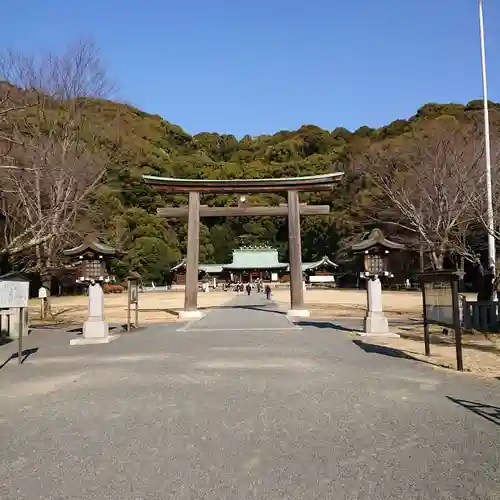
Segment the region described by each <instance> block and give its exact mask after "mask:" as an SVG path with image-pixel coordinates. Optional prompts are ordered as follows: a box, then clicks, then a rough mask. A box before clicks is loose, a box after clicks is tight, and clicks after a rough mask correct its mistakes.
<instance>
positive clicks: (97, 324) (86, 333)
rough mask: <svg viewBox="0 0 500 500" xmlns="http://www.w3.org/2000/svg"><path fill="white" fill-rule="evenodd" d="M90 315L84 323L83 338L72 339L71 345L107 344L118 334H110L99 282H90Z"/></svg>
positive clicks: (102, 292)
mask: <svg viewBox="0 0 500 500" xmlns="http://www.w3.org/2000/svg"><path fill="white" fill-rule="evenodd" d="M88 291H89V308H88V311H89V316H88V318H87V321H85V323H84V324H83V336H82V338H76V339H71V341H70V343H71V345H78V344H105V343H107V342H110V341H111V340H114V339H115V338H116V337H117V336H116V335H109V326H108V322H107V321H106V319H105V317H104V291H103V289H102V286H101V285H100V284H99V283H93V284H92V283H91V284H89V288H88Z"/></svg>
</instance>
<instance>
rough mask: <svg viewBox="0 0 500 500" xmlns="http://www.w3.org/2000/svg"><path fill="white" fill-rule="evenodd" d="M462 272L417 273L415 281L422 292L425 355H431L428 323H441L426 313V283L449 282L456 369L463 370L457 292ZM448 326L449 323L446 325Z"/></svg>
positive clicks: (462, 275)
mask: <svg viewBox="0 0 500 500" xmlns="http://www.w3.org/2000/svg"><path fill="white" fill-rule="evenodd" d="M463 277H464V273H463V272H462V271H447V270H443V271H430V272H425V273H419V274H417V281H418V282H419V283H420V290H421V292H422V306H423V313H424V343H425V355H426V356H430V355H431V349H430V334H429V325H431V324H432V325H440V326H442V325H443V323H442V322H440V321H436V320H434V319H432V318H429V317H428V314H427V301H426V295H427V293H426V287H425V285H426V284H432V283H449V284H450V287H451V302H452V314H453V322H452V323H453V324H452V327H453V330H454V332H455V349H456V357H457V370H458V371H463V370H464V364H463V350H462V328H461V324H460V303H459V301H460V298H459V293H458V283H459V281H460V280H461V279H463ZM446 326H450V325H448V324H447V325H446Z"/></svg>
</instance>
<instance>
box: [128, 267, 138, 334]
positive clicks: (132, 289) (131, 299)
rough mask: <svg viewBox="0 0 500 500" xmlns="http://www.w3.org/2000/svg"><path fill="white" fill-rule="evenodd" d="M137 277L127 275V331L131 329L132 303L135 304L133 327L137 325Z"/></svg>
mask: <svg viewBox="0 0 500 500" xmlns="http://www.w3.org/2000/svg"><path fill="white" fill-rule="evenodd" d="M139 279H140V278H139V277H138V276H137V277H136V276H129V277H128V278H127V284H128V286H127V295H128V297H127V332H129V331H130V329H131V326H132V325H131V323H132V304H133V305H134V306H135V308H134V309H135V311H134V312H135V322H134V328H138V327H139Z"/></svg>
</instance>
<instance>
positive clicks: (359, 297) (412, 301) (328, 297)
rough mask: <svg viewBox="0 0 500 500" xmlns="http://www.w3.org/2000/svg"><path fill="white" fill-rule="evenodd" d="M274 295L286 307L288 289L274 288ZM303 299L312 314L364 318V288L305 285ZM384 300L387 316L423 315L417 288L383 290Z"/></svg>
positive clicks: (418, 316)
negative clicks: (329, 287) (317, 287)
mask: <svg viewBox="0 0 500 500" xmlns="http://www.w3.org/2000/svg"><path fill="white" fill-rule="evenodd" d="M273 298H274V300H276V302H278V304H279V305H280V306H281V307H282V308H283V309H289V307H290V290H289V289H277V290H273ZM304 302H305V306H306V308H307V309H309V310H310V311H311V317H313V318H344V317H347V318H363V317H364V315H365V311H366V291H365V290H345V289H340V288H339V289H331V290H315V289H307V290H306V291H305V293H304ZM383 304H384V311H385V312H386V315H387V316H388V317H389V318H395V317H396V318H398V317H402V318H420V317H421V316H422V296H421V294H420V293H419V292H391V291H384V292H383Z"/></svg>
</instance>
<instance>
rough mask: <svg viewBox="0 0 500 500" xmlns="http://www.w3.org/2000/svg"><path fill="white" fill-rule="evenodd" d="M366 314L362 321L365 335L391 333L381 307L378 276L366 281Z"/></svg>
mask: <svg viewBox="0 0 500 500" xmlns="http://www.w3.org/2000/svg"><path fill="white" fill-rule="evenodd" d="M366 301H367V307H366V316H365V319H364V322H363V330H364V332H363V333H364V334H365V335H392V334H391V333H390V332H389V322H388V321H387V318H386V317H385V315H384V310H383V307H382V284H381V283H380V279H379V277H378V276H375V277H374V278H368V279H367V283H366Z"/></svg>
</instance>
